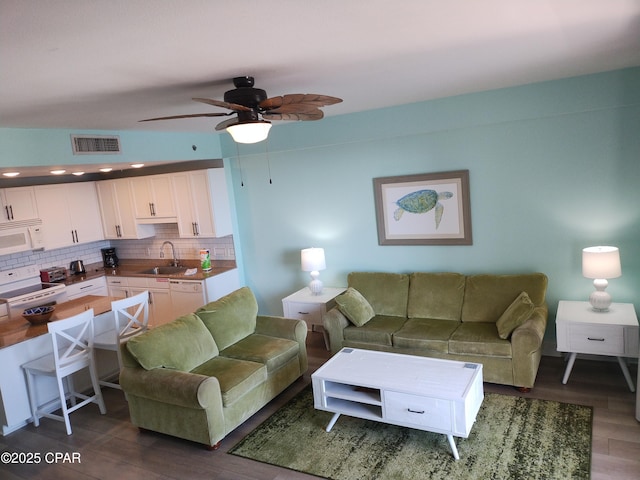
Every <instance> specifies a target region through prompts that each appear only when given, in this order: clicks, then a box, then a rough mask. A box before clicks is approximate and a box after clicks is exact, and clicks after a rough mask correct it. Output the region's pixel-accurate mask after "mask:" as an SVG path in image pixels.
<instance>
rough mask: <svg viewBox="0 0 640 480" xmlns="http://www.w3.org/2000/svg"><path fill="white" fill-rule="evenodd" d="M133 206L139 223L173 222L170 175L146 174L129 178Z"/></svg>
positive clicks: (174, 211) (172, 197) (172, 194)
mask: <svg viewBox="0 0 640 480" xmlns="http://www.w3.org/2000/svg"><path fill="white" fill-rule="evenodd" d="M129 182H130V185H131V192H132V194H133V206H134V211H135V215H136V218H137V220H138V222H139V223H175V222H176V207H175V200H174V198H175V196H174V193H173V184H172V183H171V175H148V176H143V177H135V178H130V179H129Z"/></svg>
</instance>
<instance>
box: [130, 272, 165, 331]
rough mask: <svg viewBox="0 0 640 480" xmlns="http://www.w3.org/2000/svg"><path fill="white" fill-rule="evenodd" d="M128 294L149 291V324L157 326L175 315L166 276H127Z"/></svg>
mask: <svg viewBox="0 0 640 480" xmlns="http://www.w3.org/2000/svg"><path fill="white" fill-rule="evenodd" d="M127 281H128V284H129V295H137V294H138V293H141V292H144V291H145V290H147V291H148V292H149V326H150V327H157V326H158V325H162V324H164V323H169V322H170V321H172V320H174V319H175V318H176V317H175V316H174V315H173V314H172V312H171V292H170V291H169V279H168V278H166V277H164V278H163V277H159V278H145V277H129V278H128V279H127Z"/></svg>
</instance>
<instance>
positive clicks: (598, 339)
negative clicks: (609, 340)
mask: <svg viewBox="0 0 640 480" xmlns="http://www.w3.org/2000/svg"><path fill="white" fill-rule="evenodd" d="M587 340H589V341H591V342H604V338H591V337H587Z"/></svg>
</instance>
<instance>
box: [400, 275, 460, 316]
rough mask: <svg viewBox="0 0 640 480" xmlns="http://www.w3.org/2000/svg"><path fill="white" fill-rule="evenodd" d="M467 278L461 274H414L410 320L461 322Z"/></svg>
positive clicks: (410, 281) (408, 312)
mask: <svg viewBox="0 0 640 480" xmlns="http://www.w3.org/2000/svg"><path fill="white" fill-rule="evenodd" d="M464 284H465V276H464V275H462V274H460V273H422V272H417V273H412V274H411V276H410V280H409V304H408V306H407V316H408V317H409V318H433V319H440V320H460V313H461V312H462V300H463V298H464Z"/></svg>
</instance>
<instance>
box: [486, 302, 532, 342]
mask: <svg viewBox="0 0 640 480" xmlns="http://www.w3.org/2000/svg"><path fill="white" fill-rule="evenodd" d="M534 308H535V307H534V305H533V302H532V301H531V299H530V298H529V295H527V292H521V293H520V295H518V296H517V297H516V298H515V300H514V301H513V302H511V305H509V306H508V307H507V309H506V310H505V311H504V313H503V314H502V315H501V316H500V318H499V319H498V321H497V322H496V327H498V335H500V338H504V339H506V338H509V335H511V332H513V331H514V330H515V329H516V328H518V327H519V326H520V325H522V324H523V323H524V322H526V321H527V318H529V317H530V316H531V314H532V313H533V309H534Z"/></svg>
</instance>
